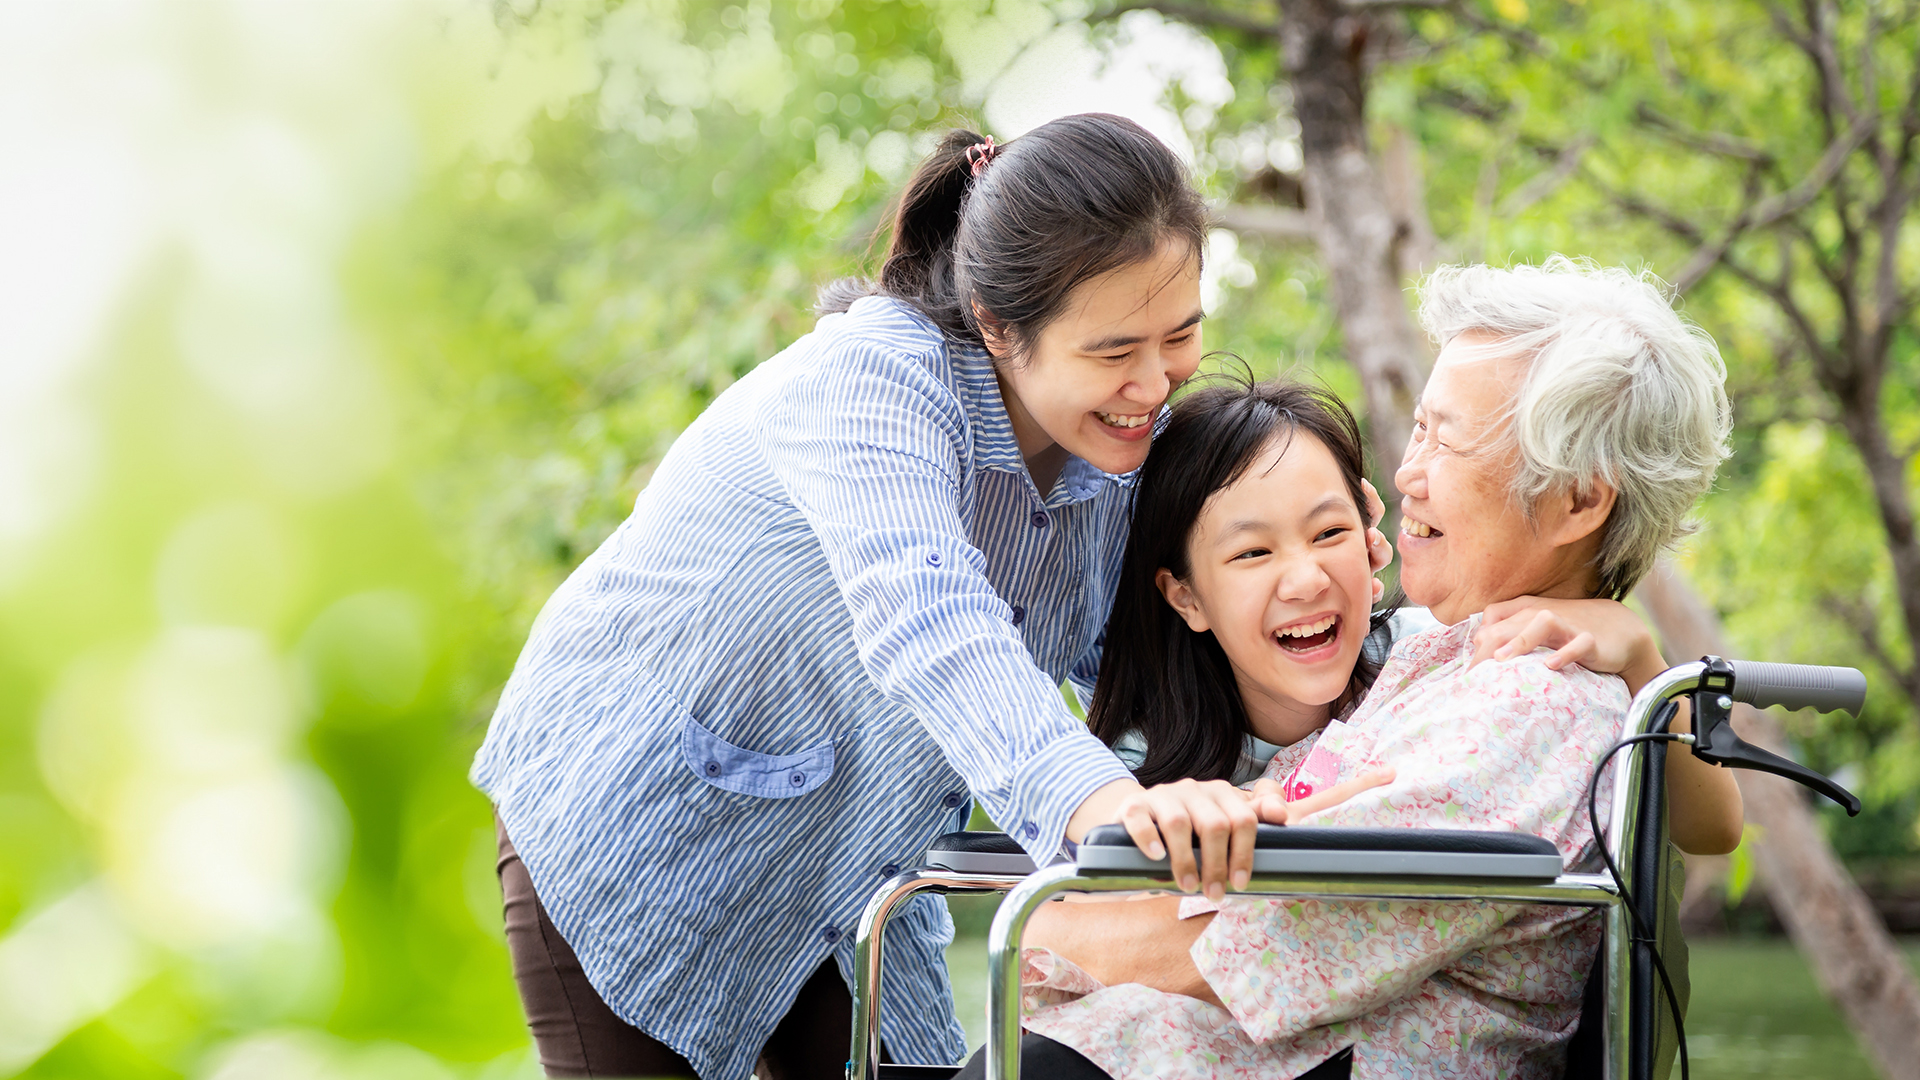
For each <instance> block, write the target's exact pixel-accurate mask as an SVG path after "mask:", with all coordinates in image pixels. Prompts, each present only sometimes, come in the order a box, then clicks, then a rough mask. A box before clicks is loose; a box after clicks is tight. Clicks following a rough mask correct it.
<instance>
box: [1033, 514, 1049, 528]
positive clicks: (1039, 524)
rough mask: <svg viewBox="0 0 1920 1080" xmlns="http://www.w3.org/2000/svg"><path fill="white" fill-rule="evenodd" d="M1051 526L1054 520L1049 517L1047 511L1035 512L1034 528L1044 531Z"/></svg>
mask: <svg viewBox="0 0 1920 1080" xmlns="http://www.w3.org/2000/svg"><path fill="white" fill-rule="evenodd" d="M1051 524H1053V519H1052V518H1050V517H1048V516H1047V512H1046V511H1045V510H1035V511H1034V512H1033V527H1034V528H1036V529H1044V528H1046V527H1047V526H1048V525H1051Z"/></svg>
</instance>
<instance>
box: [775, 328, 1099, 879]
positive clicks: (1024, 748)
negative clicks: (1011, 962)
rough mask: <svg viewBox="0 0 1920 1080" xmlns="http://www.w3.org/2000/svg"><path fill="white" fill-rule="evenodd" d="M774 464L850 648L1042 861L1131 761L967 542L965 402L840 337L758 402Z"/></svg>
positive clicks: (919, 368)
mask: <svg viewBox="0 0 1920 1080" xmlns="http://www.w3.org/2000/svg"><path fill="white" fill-rule="evenodd" d="M761 415H762V419H763V424H762V427H761V430H760V434H759V438H760V440H761V442H762V446H763V449H764V451H765V453H766V455H767V459H768V461H769V462H770V463H771V465H772V468H773V470H774V473H775V475H776V476H777V477H778V478H779V480H780V481H781V483H782V484H783V485H784V487H785V489H786V492H787V495H788V497H789V498H790V499H791V500H792V501H793V504H794V505H795V507H796V508H797V509H798V510H799V511H800V513H801V514H802V515H803V516H804V518H805V519H806V521H807V523H808V525H809V526H810V527H811V528H812V530H813V532H814V534H815V536H816V537H817V538H818V540H819V543H820V545H821V548H822V549H823V550H824V552H825V553H826V557H827V561H828V564H829V565H830V567H831V569H832V572H833V576H834V580H835V582H836V583H837V584H838V586H839V588H840V592H841V595H842V596H843V598H844V599H845V601H846V604H847V607H848V609H849V610H850V612H851V614H852V619H853V628H854V636H855V638H856V641H857V644H858V647H859V655H860V661H861V663H862V665H863V666H864V668H865V670H866V672H867V675H868V677H869V678H871V679H872V680H873V682H874V684H875V685H876V686H877V687H878V688H879V689H880V691H881V692H882V693H883V694H885V695H886V696H887V698H888V699H890V700H892V701H894V702H896V703H898V704H899V705H901V706H903V707H905V708H907V709H909V710H910V711H912V712H913V713H914V715H915V716H917V717H918V718H919V719H920V721H921V722H922V723H923V724H924V725H925V727H926V730H927V731H928V733H929V734H930V735H931V736H932V738H933V740H934V741H935V743H936V744H938V746H939V747H940V750H941V752H942V753H943V754H944V755H945V756H946V758H947V760H948V762H950V763H951V764H952V766H953V768H954V770H955V771H956V772H958V773H959V774H960V776H961V778H962V779H964V780H965V781H966V782H967V785H968V786H969V787H970V788H971V789H972V791H973V793H974V795H975V797H976V798H978V799H979V800H980V801H981V802H982V804H984V806H985V808H986V810H987V812H988V813H989V814H990V815H992V817H993V819H994V820H995V821H997V822H999V823H1000V824H1001V825H1002V826H1003V827H1004V828H1006V829H1007V831H1008V832H1009V833H1010V834H1011V835H1012V836H1013V837H1014V838H1015V839H1016V840H1018V841H1019V842H1020V844H1021V845H1022V846H1023V847H1025V848H1026V849H1027V850H1028V851H1029V852H1030V853H1032V854H1033V855H1034V856H1035V857H1036V858H1038V859H1043V860H1044V859H1050V858H1051V857H1052V856H1053V855H1054V854H1055V853H1056V852H1057V851H1058V850H1059V848H1060V844H1061V840H1062V839H1063V837H1064V835H1065V832H1066V825H1067V820H1068V818H1069V817H1070V816H1071V815H1072V813H1073V811H1074V809H1075V808H1077V807H1078V806H1079V805H1080V803H1081V802H1082V801H1084V800H1085V799H1086V797H1087V796H1088V795H1089V794H1091V793H1092V792H1093V791H1094V790H1095V789H1097V788H1099V787H1101V786H1102V785H1104V784H1106V783H1109V782H1111V781H1113V780H1117V779H1124V778H1126V777H1127V776H1128V775H1129V773H1128V772H1127V770H1126V767H1125V766H1124V765H1122V764H1121V763H1120V761H1119V759H1117V758H1115V757H1114V756H1113V754H1112V753H1111V752H1110V751H1109V750H1108V749H1107V748H1106V746H1104V745H1103V744H1102V743H1101V742H1100V741H1099V740H1098V739H1096V738H1094V737H1093V735H1092V734H1090V733H1089V732H1088V731H1087V729H1086V725H1085V724H1083V723H1081V722H1080V721H1079V720H1077V719H1076V718H1075V717H1074V716H1073V714H1072V713H1071V712H1069V711H1068V709H1067V707H1066V703H1065V701H1064V700H1063V699H1062V697H1061V695H1060V690H1059V687H1058V686H1057V684H1056V683H1055V682H1054V681H1053V680H1052V679H1050V678H1049V677H1048V676H1047V675H1046V674H1045V673H1044V672H1042V671H1041V670H1040V669H1039V668H1038V667H1037V666H1036V665H1035V664H1034V662H1033V658H1032V656H1031V655H1030V654H1029V652H1028V651H1027V647H1026V645H1025V643H1024V642H1023V640H1022V639H1021V636H1020V634H1019V632H1018V631H1017V630H1016V629H1015V627H1014V625H1013V622H1012V620H1011V612H1012V609H1011V608H1010V607H1009V606H1008V605H1007V603H1006V602H1005V601H1004V600H1003V599H1002V598H1001V597H1000V596H999V594H998V593H997V592H996V591H995V590H994V587H993V585H992V584H991V583H990V582H989V581H988V580H987V577H986V574H985V565H986V564H985V558H984V556H983V555H982V554H981V552H980V551H979V550H977V549H976V548H975V547H974V546H973V544H972V542H971V541H970V540H969V534H968V527H967V519H966V507H965V506H964V505H963V504H964V500H965V494H964V492H965V490H966V485H965V479H966V474H965V470H966V469H967V468H968V467H969V465H968V462H969V453H968V445H967V439H968V428H967V419H966V413H965V411H964V408H963V406H962V404H961V402H960V401H959V400H958V399H957V397H956V396H955V394H954V393H953V391H952V390H951V389H950V388H949V387H948V386H947V385H946V384H945V382H943V381H942V380H941V379H940V378H938V377H937V376H936V375H935V374H934V371H933V370H932V368H931V367H930V366H929V364H928V363H927V362H926V361H924V360H923V359H921V358H917V357H913V356H906V355H901V354H899V353H898V352H894V351H890V350H889V349H887V348H885V347H883V346H879V345H875V344H873V343H870V342H862V341H859V340H857V339H852V338H849V339H843V341H841V342H840V343H837V344H836V345H834V346H833V347H831V348H830V349H828V350H826V351H825V354H824V355H823V356H822V357H820V358H819V360H818V361H817V362H816V363H815V365H814V366H813V367H812V368H811V369H810V370H809V371H807V372H805V373H803V374H801V375H799V376H797V377H796V378H794V379H792V380H790V381H789V382H788V383H787V386H786V388H785V392H784V393H782V394H781V395H779V396H778V398H777V399H770V400H769V401H768V402H767V403H766V405H765V407H764V409H763V410H762V414H761Z"/></svg>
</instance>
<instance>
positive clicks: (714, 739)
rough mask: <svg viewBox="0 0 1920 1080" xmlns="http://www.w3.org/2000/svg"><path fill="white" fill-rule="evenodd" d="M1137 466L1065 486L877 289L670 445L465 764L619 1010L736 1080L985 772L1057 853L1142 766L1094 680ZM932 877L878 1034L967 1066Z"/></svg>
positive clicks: (902, 934) (1023, 824)
mask: <svg viewBox="0 0 1920 1080" xmlns="http://www.w3.org/2000/svg"><path fill="white" fill-rule="evenodd" d="M1131 483H1132V478H1131V477H1130V476H1129V477H1114V476H1109V475H1107V474H1105V473H1102V472H1100V471H1099V470H1097V469H1095V468H1094V467H1092V466H1091V465H1088V464H1087V463H1086V462H1083V461H1080V460H1078V459H1070V460H1069V462H1068V464H1067V466H1066V468H1065V469H1064V470H1063V471H1062V473H1061V475H1060V478H1059V480H1058V482H1056V483H1055V484H1054V485H1053V488H1052V490H1051V491H1049V492H1047V493H1046V494H1045V495H1044V496H1043V495H1042V494H1041V493H1040V492H1039V491H1038V490H1037V489H1036V488H1035V487H1034V485H1033V482H1032V479H1031V478H1030V477H1029V476H1028V473H1027V470H1026V465H1025V463H1024V461H1023V460H1022V458H1021V455H1020V450H1019V447H1018V446H1017V444H1016V443H1015V441H1014V436H1013V429H1012V426H1011V424H1010V422H1009V421H1008V418H1007V413H1006V409H1005V407H1004V406H1003V404H1002V403H1001V399H1000V392H999V388H998V385H997V383H996V382H995V379H994V375H993V368H992V365H991V362H990V360H989V358H988V357H987V356H986V354H985V353H984V352H981V351H980V350H978V349H976V348H969V347H965V346H960V345H956V344H954V343H952V342H950V341H948V340H946V339H945V338H944V337H943V336H942V335H941V333H940V332H939V331H938V330H937V329H936V328H935V327H934V326H933V325H932V324H931V323H930V322H928V321H927V320H926V319H924V318H923V317H921V316H920V315H919V314H918V313H916V312H914V311H912V310H911V309H909V308H907V307H906V306H904V305H902V304H899V303H897V302H895V301H892V300H888V299H884V298H879V297H868V298H865V299H862V300H860V301H858V302H857V303H855V304H854V305H853V308H852V309H851V310H850V311H849V312H847V313H845V314H843V315H835V316H828V317H826V318H823V319H821V320H820V324H819V326H818V327H817V328H816V329H815V330H814V332H813V333H811V334H808V335H806V336H805V337H803V338H801V339H800V340H799V341H797V342H795V343H794V344H793V345H792V346H791V347H790V348H788V349H787V350H785V351H784V352H782V353H781V354H780V355H778V356H776V357H774V358H773V359H771V360H769V361H767V362H766V363H764V364H762V365H760V367H758V368H756V369H755V370H754V371H753V372H752V373H750V374H749V375H748V376H747V377H746V378H744V379H742V380H741V381H740V382H739V383H737V384H736V385H734V386H733V387H731V388H730V389H728V390H727V392H726V393H724V394H722V395H721V396H720V398H719V400H717V401H715V402H714V403H713V405H712V406H711V407H710V408H709V409H708V410H707V411H706V412H705V413H704V414H702V415H701V417H700V418H699V419H698V420H696V421H695V422H694V423H693V425H692V426H690V427H689V428H688V429H687V430H686V432H685V433H684V434H682V435H681V437H680V438H679V440H678V441H677V442H675V443H674V445H673V448H672V450H671V451H669V452H668V454H667V456H666V458H665V460H663V461H662V462H661V464H660V467H659V469H658V470H657V471H656V472H655V473H654V475H653V478H652V480H651V482H650V483H649V484H648V485H647V488H646V490H645V491H644V492H643V493H642V494H641V496H640V499H639V500H638V502H637V503H636V504H635V506H634V511H633V515H632V516H631V517H630V518H628V519H627V521H626V522H625V524H623V525H622V526H621V527H620V529H619V530H618V531H617V532H615V533H614V534H613V536H612V537H610V538H609V539H608V540H607V542H606V543H605V544H603V545H602V546H601V547H600V549H599V550H598V551H596V552H594V554H593V555H592V556H590V557H589V558H588V559H587V560H586V561H585V562H584V563H583V564H581V566H580V568H579V569H578V570H576V571H575V572H574V573H573V575H572V576H571V577H569V578H568V579H567V581H566V583H565V584H563V585H562V586H561V587H560V589H559V590H558V591H557V592H556V593H555V594H554V596H553V598H552V599H551V600H550V601H548V603H547V606H546V608H545V610H544V611H542V612H541V615H540V617H539V619H538V620H537V621H536V622H535V623H534V627H533V632H532V635H531V637H530V638H529V640H528V642H527V646H526V649H525V650H524V651H523V652H522V653H521V656H520V660H519V663H518V665H517V666H516V667H515V669H514V673H513V677H512V679H511V680H510V681H509V682H508V684H507V687H506V690H505V692H504V693H503V694H502V695H501V699H500V706H499V709H498V711H497V712H495V714H494V717H493V723H492V726H491V728H490V729H489V730H488V733H487V738H486V742H485V744H484V745H483V746H482V747H481V749H480V753H479V756H478V757H477V759H476V760H475V762H474V767H473V780H474V783H475V784H477V785H478V786H479V787H480V789H481V790H483V791H485V792H486V793H487V794H488V795H489V796H491V797H492V799H493V800H494V802H495V804H496V805H497V806H498V807H499V811H500V814H501V817H502V819H503V820H504V822H505V824H506V828H507V833H508V835H509V836H511V837H512V838H513V841H514V845H515V846H516V847H517V848H518V849H519V852H520V855H521V857H522V859H523V860H524V861H525V863H526V866H527V870H528V872H529V873H530V874H531V875H532V878H533V882H534V886H535V889H536V890H537V892H538V893H539V895H540V898H541V900H542V902H543V903H544V904H545V905H546V907H547V909H548V911H549V913H550V914H551V915H552V917H553V920H554V923H555V924H556V925H557V926H558V927H559V929H560V932H561V933H562V935H564V936H565V938H566V939H567V941H568V943H569V944H571V945H572V946H573V948H574V951H575V952H576V953H578V954H579V957H580V961H581V963H582V965H583V966H584V968H585V970H586V973H587V976H588V978H589V980H591V982H592V983H593V985H594V987H595V989H597V990H598V991H599V992H600V994H601V996H602V997H603V998H605V999H606V1001H607V1003H608V1004H609V1005H610V1006H612V1008H613V1010H614V1011H615V1012H616V1013H618V1014H619V1015H620V1016H622V1017H623V1018H625V1019H626V1020H628V1021H629V1022H631V1023H633V1024H635V1025H637V1026H639V1027H640V1028H642V1029H643V1030H645V1031H646V1032H648V1033H649V1034H651V1035H652V1036H653V1037H655V1038H657V1039H659V1040H661V1041H662V1042H664V1043H666V1044H667V1045H669V1046H671V1047H673V1048H674V1049H675V1050H676V1051H678V1052H679V1053H681V1054H682V1055H684V1056H685V1057H686V1058H687V1059H688V1061H690V1062H691V1063H692V1064H693V1066H694V1067H695V1068H696V1069H698V1070H699V1072H700V1074H701V1075H702V1076H703V1077H707V1078H724V1080H739V1078H741V1077H743V1076H745V1075H746V1074H747V1073H748V1072H749V1071H750V1070H751V1069H752V1067H753V1062H754V1058H755V1055H756V1053H757V1052H758V1050H759V1048H760V1047H761V1045H762V1044H763V1043H764V1042H765V1040H766V1038H767V1036H768V1035H769V1034H771V1032H772V1030H773V1028H774V1026H775V1025H776V1024H777V1023H778V1022H779V1020H780V1018H781V1017H782V1016H783V1015H784V1014H785V1012H786V1010H787V1008H788V1006H789V1004H790V1003H791V1001H792V1000H793V997H794V995H795V994H796V993H797V992H798V990H799V988H800V986H801V985H802V983H804V982H805V980H806V979H807V977H808V976H809V975H810V974H811V973H812V972H813V971H814V969H815V968H817V967H818V966H819V965H820V963H821V962H822V961H823V960H824V958H825V957H827V956H828V955H832V956H833V957H834V958H835V959H836V960H837V961H838V963H839V967H840V969H841V972H842V974H843V975H846V974H847V973H849V972H851V970H852V933H853V929H854V926H855V923H856V921H857V920H858V918H859V915H860V911H861V909H862V908H863V906H864V905H865V903H866V901H867V899H868V897H869V896H870V895H871V894H872V893H873V891H874V889H875V888H876V887H877V886H878V885H879V884H880V882H882V881H883V880H885V879H886V878H888V877H890V876H892V875H893V874H895V873H897V872H898V870H899V869H900V868H901V867H905V866H909V865H913V864H914V863H916V862H917V860H918V859H919V858H920V855H921V852H922V851H923V850H924V849H925V847H926V844H927V842H928V841H929V840H930V839H932V838H933V837H934V836H936V835H938V834H940V833H942V832H946V831H950V830H953V829H958V828H963V827H964V825H965V822H966V820H967V814H968V800H967V792H968V790H969V789H971V791H972V793H973V796H974V797H975V798H977V799H979V800H980V801H981V803H983V804H984V805H985V807H986V809H987V811H988V813H989V814H991V815H992V816H993V818H994V820H995V821H998V822H1001V823H1002V824H1003V825H1005V826H1006V827H1007V829H1008V831H1009V832H1010V833H1011V834H1012V835H1013V836H1014V837H1015V838H1016V839H1018V840H1019V841H1020V842H1021V843H1022V844H1023V845H1024V846H1025V847H1026V848H1027V849H1028V850H1029V851H1030V852H1032V853H1033V855H1034V856H1035V857H1036V858H1037V859H1039V860H1041V861H1042V862H1044V861H1046V860H1048V859H1050V858H1052V856H1053V855H1054V854H1055V852H1056V851H1057V850H1058V848H1059V847H1060V844H1061V840H1062V837H1063V834H1064V832H1065V829H1066V824H1067V819H1068V817H1069V816H1070V815H1071V814H1072V812H1073V810H1074V808H1075V807H1077V806H1078V805H1079V804H1080V802H1081V801H1082V800H1084V799H1085V798H1086V797H1087V796H1088V795H1089V794H1091V793H1092V792H1093V791H1094V790H1095V789H1096V788H1098V787H1100V786H1101V785H1103V784H1106V783H1109V782H1111V781H1113V780H1117V779H1121V778H1125V777H1127V776H1128V775H1129V774H1128V772H1127V769H1126V767H1125V766H1124V765H1122V764H1121V763H1120V761H1119V760H1118V759H1117V758H1115V757H1114V756H1113V754H1112V753H1110V752H1109V751H1108V750H1107V748H1106V747H1104V746H1103V745H1101V743H1100V742H1099V741H1098V740H1097V739H1095V738H1094V737H1093V736H1092V735H1091V734H1089V733H1088V732H1087V730H1086V727H1085V725H1084V724H1082V723H1081V722H1080V721H1078V720H1076V719H1075V718H1074V717H1073V715H1072V714H1071V713H1069V712H1068V711H1067V709H1066V706H1065V704H1064V702H1063V701H1062V700H1061V697H1060V692H1059V689H1058V687H1059V686H1060V684H1061V682H1062V680H1063V679H1070V680H1072V681H1073V682H1074V683H1075V684H1076V685H1077V686H1079V687H1081V688H1090V687H1091V685H1092V682H1093V680H1094V677H1095V674H1096V672H1097V668H1098V662H1099V646H1098V638H1099V634H1100V631H1101V628H1102V624H1103V623H1104V622H1105V619H1106V615H1107V611H1108V608H1109V606H1110V605H1111V602H1112V596H1113V589H1114V584H1115V581H1116V580H1117V578H1118V575H1119V570H1120V556H1121V552H1122V550H1123V547H1124V545H1125V542H1126V531H1127V523H1128V518H1129V515H1130V512H1131V492H1130V490H1129V489H1130V486H1131ZM951 939H952V923H951V922H950V921H949V920H948V918H947V915H946V910H945V907H944V906H943V905H941V904H940V902H939V901H938V900H936V899H934V898H933V897H923V898H920V899H919V900H917V901H915V902H914V903H913V904H911V905H909V910H908V911H906V912H904V913H903V914H902V915H901V916H899V917H897V918H896V920H895V921H894V922H892V923H890V924H889V928H888V933H887V941H888V949H887V961H888V963H887V973H886V982H885V985H884V993H883V995H882V1002H883V1014H882V1016H881V1022H880V1030H881V1037H882V1039H883V1040H884V1042H885V1045H886V1047H887V1049H888V1052H889V1053H890V1054H892V1055H893V1057H894V1059H895V1060H897V1061H902V1062H920V1063H938V1062H951V1061H957V1060H959V1057H960V1054H961V1053H962V1052H963V1049H964V1047H963V1045H962V1036H961V1031H960V1028H959V1025H958V1024H957V1023H956V1022H955V1020H954V1018H953V1005H952V998H951V994H950V991H949V988H948V985H947V978H946V969H945V965H944V963H943V961H942V958H941V954H942V949H943V947H944V946H945V945H946V944H947V943H948V942H949V941H950V940H951Z"/></svg>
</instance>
